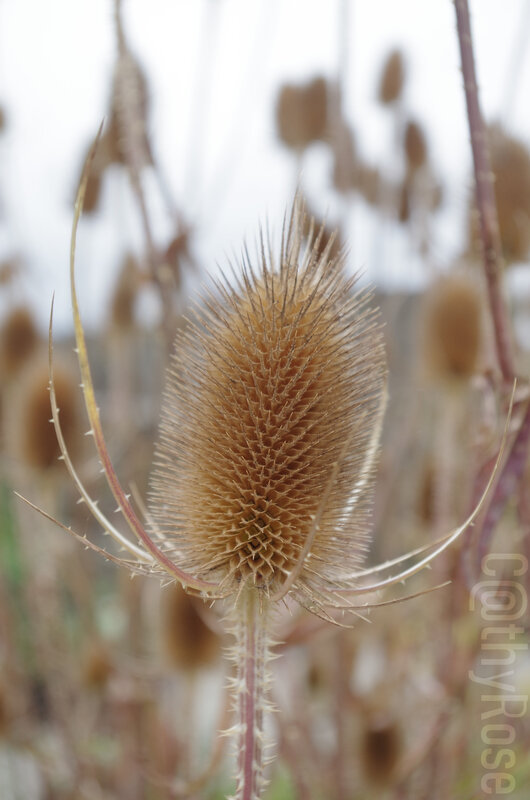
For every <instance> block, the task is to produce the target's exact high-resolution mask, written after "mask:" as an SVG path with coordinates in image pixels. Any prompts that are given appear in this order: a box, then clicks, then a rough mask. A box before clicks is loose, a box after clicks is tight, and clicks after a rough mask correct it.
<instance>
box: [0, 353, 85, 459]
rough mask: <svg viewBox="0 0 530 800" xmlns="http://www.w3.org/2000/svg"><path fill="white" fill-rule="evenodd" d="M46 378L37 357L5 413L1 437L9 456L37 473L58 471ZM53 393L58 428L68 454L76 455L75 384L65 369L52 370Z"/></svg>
mask: <svg viewBox="0 0 530 800" xmlns="http://www.w3.org/2000/svg"><path fill="white" fill-rule="evenodd" d="M48 384H49V374H48V368H47V365H46V363H45V362H44V363H43V362H42V360H41V359H40V358H39V357H38V356H37V357H36V358H35V360H34V361H32V362H31V363H30V364H28V365H27V367H26V369H25V370H24V374H23V375H22V376H21V378H20V383H19V385H17V387H16V391H17V396H16V398H13V402H12V403H11V404H10V406H11V408H10V409H9V413H7V411H8V410H6V414H7V419H6V423H5V424H6V430H5V437H6V440H7V441H8V447H9V449H10V451H11V452H12V453H13V455H14V456H15V457H16V458H17V459H18V460H19V461H20V463H22V464H24V465H25V466H27V467H29V468H31V469H35V470H37V471H39V472H48V471H50V470H56V469H57V468H58V467H59V468H60V469H62V468H61V467H60V464H59V460H58V459H59V456H60V454H61V451H60V448H59V444H58V442H57V436H56V434H55V429H54V427H53V425H52V424H51V409H50V392H49V388H48ZM55 392H56V395H57V402H58V405H59V409H60V415H61V425H62V429H63V433H64V437H65V440H66V442H67V444H68V449H69V451H70V452H71V453H72V454H73V455H74V457H75V455H76V454H79V451H80V446H81V442H82V440H83V429H82V421H81V420H82V418H81V414H80V408H79V397H78V383H77V381H76V380H75V378H74V376H73V375H72V374H71V373H70V371H69V370H68V369H67V367H66V366H65V365H61V364H60V363H57V364H56V366H55Z"/></svg>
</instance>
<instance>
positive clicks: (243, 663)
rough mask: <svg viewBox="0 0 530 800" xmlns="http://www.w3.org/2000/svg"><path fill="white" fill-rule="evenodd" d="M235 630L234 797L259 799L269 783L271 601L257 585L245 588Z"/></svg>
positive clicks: (238, 798) (236, 799)
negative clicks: (263, 598)
mask: <svg viewBox="0 0 530 800" xmlns="http://www.w3.org/2000/svg"><path fill="white" fill-rule="evenodd" d="M233 633H234V635H235V637H236V643H235V646H234V649H233V658H234V661H235V662H236V664H237V677H236V680H235V682H234V687H235V698H234V699H235V710H236V714H237V720H236V725H235V728H234V730H235V732H236V733H237V740H236V747H237V750H236V753H237V759H238V774H237V785H236V794H235V797H234V798H233V800H259V798H260V797H261V794H262V790H263V789H264V787H265V785H266V781H265V779H264V775H263V772H264V767H265V760H264V717H265V712H266V711H267V710H269V709H270V703H269V701H268V700H267V694H268V688H269V685H270V678H269V674H268V662H269V659H270V653H269V634H268V609H267V604H266V601H265V602H263V603H261V602H260V598H258V592H257V591H256V590H255V589H254V588H252V589H250V588H249V589H245V590H243V592H242V593H241V596H240V598H239V600H238V601H237V605H236V608H235V624H234V627H233Z"/></svg>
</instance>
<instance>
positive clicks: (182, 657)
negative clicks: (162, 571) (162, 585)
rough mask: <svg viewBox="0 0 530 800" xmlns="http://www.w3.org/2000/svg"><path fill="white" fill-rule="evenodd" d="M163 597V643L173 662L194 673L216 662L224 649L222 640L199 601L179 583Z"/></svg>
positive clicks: (174, 664)
mask: <svg viewBox="0 0 530 800" xmlns="http://www.w3.org/2000/svg"><path fill="white" fill-rule="evenodd" d="M162 600H163V615H162V626H163V627H162V630H163V638H164V646H165V651H166V654H167V656H168V658H169V661H170V663H171V665H172V666H173V667H175V668H176V669H179V670H184V671H189V672H193V671H195V670H197V669H200V668H201V667H208V666H210V665H211V664H213V663H215V661H216V660H217V659H218V658H219V656H220V652H221V648H220V640H219V637H218V635H217V634H216V633H214V631H212V630H211V628H209V627H208V625H207V624H206V622H205V621H204V619H203V617H202V616H201V614H200V613H199V611H198V609H197V603H199V602H200V601H199V600H196V599H194V598H192V597H190V596H189V595H188V594H186V592H185V591H184V590H183V589H182V588H181V587H180V586H178V585H176V586H172V587H171V588H168V589H166V591H165V592H164V595H163V598H162Z"/></svg>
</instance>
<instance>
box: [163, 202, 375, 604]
mask: <svg viewBox="0 0 530 800" xmlns="http://www.w3.org/2000/svg"><path fill="white" fill-rule="evenodd" d="M301 213H302V212H301V211H300V209H298V208H297V207H296V206H295V210H294V211H293V215H292V218H291V221H290V225H289V230H288V232H287V235H286V237H285V240H284V242H283V243H282V248H281V255H280V260H279V264H276V263H275V259H274V256H273V254H272V252H271V248H270V247H269V248H268V254H267V253H266V251H265V247H264V246H263V242H262V247H261V252H260V254H259V259H258V261H259V266H258V268H257V269H256V268H254V266H253V265H252V264H251V260H250V258H249V256H248V254H247V255H246V256H245V259H244V262H243V263H242V264H241V265H240V266H241V269H240V270H238V271H237V273H236V270H233V278H232V280H231V282H229V281H228V280H227V279H226V278H223V279H222V280H221V281H220V282H219V283H217V284H216V288H215V290H214V291H212V292H211V293H210V294H209V296H208V297H207V298H206V299H205V302H204V305H203V306H201V307H200V308H199V309H197V311H196V313H195V315H194V318H193V320H192V321H191V323H190V326H189V328H188V330H187V331H186V332H185V333H183V334H182V335H181V336H180V337H179V338H178V340H177V346H176V352H175V355H174V358H173V363H172V368H171V369H170V371H169V377H168V385H167V389H166V393H165V404H164V407H163V411H162V422H161V433H160V441H159V445H158V451H157V458H156V469H155V472H154V475H153V479H152V491H151V497H150V512H151V518H152V520H153V526H154V531H155V534H158V536H159V538H161V539H162V541H163V542H164V544H163V545H162V547H163V548H164V549H166V550H167V549H168V548H169V549H170V552H172V551H173V550H174V554H175V555H178V558H179V563H180V565H181V567H182V568H183V569H185V570H186V571H188V572H189V573H192V574H194V575H197V576H200V577H201V578H205V579H207V580H209V581H214V582H216V583H218V584H219V585H220V587H221V589H222V590H223V591H225V592H226V593H227V594H228V593H231V592H232V591H237V589H238V588H241V585H242V584H249V585H254V586H256V587H258V588H262V589H264V590H266V591H267V593H271V592H275V591H278V590H279V589H281V585H282V582H283V581H284V580H285V579H286V576H287V575H288V574H290V573H291V571H292V570H293V568H294V566H295V564H296V563H297V560H299V558H300V556H301V551H302V548H303V547H304V543H305V542H306V540H307V537H308V536H309V535H310V533H311V528H312V525H313V522H314V520H315V515H317V513H318V515H319V520H318V521H319V525H318V529H317V531H316V535H315V538H314V541H313V544H312V547H311V553H310V554H309V556H308V557H307V558H306V559H305V560H304V562H303V568H302V570H301V571H300V574H299V576H298V579H297V581H296V582H295V583H294V586H293V594H294V595H295V596H296V597H297V599H298V600H299V601H300V602H302V603H303V604H304V605H306V604H311V601H312V600H315V599H316V598H317V596H318V594H319V591H322V589H324V591H325V588H326V587H330V586H334V587H335V586H337V585H339V586H340V584H341V581H346V580H347V578H348V575H349V574H350V573H351V572H352V570H354V569H355V568H358V566H359V560H360V557H361V553H362V544H363V538H364V535H365V531H366V530H367V511H368V509H369V502H370V499H371V483H372V480H371V479H372V471H373V463H374V458H373V452H372V451H373V450H374V449H376V445H374V441H373V431H374V424H375V421H376V415H377V412H378V410H379V408H380V405H381V399H382V392H383V384H384V376H385V357H384V351H383V343H382V337H381V332H380V327H379V325H378V323H377V318H376V315H375V313H374V311H373V310H372V309H371V308H370V307H369V300H370V294H369V293H368V292H366V291H365V290H362V289H357V288H356V287H355V283H356V279H355V278H348V277H346V276H345V272H344V263H343V259H342V257H339V258H335V259H331V258H330V249H331V246H332V242H330V243H329V244H328V246H327V247H326V248H325V249H324V250H323V251H322V248H321V247H320V246H319V236H318V235H317V236H316V237H315V236H311V237H310V242H309V245H308V247H307V249H306V250H305V252H304V254H303V255H302V254H301V252H300V251H301V232H302V229H303V220H302V219H301V218H300V216H301ZM336 464H338V465H339V466H338V468H337V467H335V466H334V465H336ZM334 470H335V472H336V475H335V478H334V479H332V480H330V476H331V475H332V473H333V471H334ZM322 498H325V505H323V506H321V507H320V510H319V504H320V503H321V502H322ZM353 512H354V513H353Z"/></svg>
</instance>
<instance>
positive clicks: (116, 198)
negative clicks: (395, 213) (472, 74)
mask: <svg viewBox="0 0 530 800" xmlns="http://www.w3.org/2000/svg"><path fill="white" fill-rule="evenodd" d="M528 5H529V3H528V0H474V1H473V0H471V10H472V13H473V30H474V36H475V45H476V54H477V64H478V75H479V81H480V86H481V98H482V101H483V106H484V109H485V112H486V115H487V117H488V118H490V119H492V118H499V117H500V118H502V119H503V120H504V121H505V123H506V124H507V125H508V126H509V128H510V130H511V131H513V132H515V133H516V134H517V135H519V136H520V137H521V138H523V139H524V140H525V141H526V142H527V143H530V105H529V104H528V102H527V98H528V97H530V56H529V54H528V53H525V52H524V50H522V49H521V41H522V39H523V38H526V39H527V38H528V33H529V32H530V14H529V12H528V11H527V8H528ZM342 6H343V0H336V2H332V0H303V2H301V0H171V2H169V1H168V0H149V2H148V0H123V11H124V20H125V27H126V31H127V34H128V37H129V39H130V43H131V46H132V48H133V50H134V52H135V53H136V54H137V55H138V58H139V59H140V61H141V63H142V65H143V67H144V69H145V72H146V76H147V80H148V84H149V89H150V95H151V108H152V111H151V116H150V128H151V134H152V142H153V146H154V148H155V151H156V155H157V158H158V160H159V161H160V164H161V167H162V169H163V172H164V176H165V180H166V181H167V184H168V186H169V187H170V190H171V193H172V194H173V196H174V198H175V200H176V202H177V203H178V204H179V206H180V207H181V208H182V209H183V210H184V212H185V213H186V215H187V216H188V218H189V219H190V220H191V221H194V222H196V224H197V226H198V232H199V233H198V236H197V241H196V249H197V253H198V255H199V257H200V259H201V263H202V264H203V265H204V266H205V268H206V269H208V270H209V269H210V268H211V269H215V262H216V261H219V262H221V263H222V262H223V260H224V259H225V254H226V253H228V254H231V253H233V252H237V251H238V250H239V249H240V246H241V243H242V240H243V238H244V237H247V238H250V239H252V238H253V236H254V235H255V233H256V230H257V226H258V223H259V222H260V221H263V220H264V219H265V218H266V217H268V218H269V219H270V221H271V222H272V224H273V225H278V224H279V220H280V219H281V215H282V213H283V209H284V208H285V205H286V203H288V202H289V199H290V198H291V197H292V192H293V188H294V185H295V181H296V172H295V164H294V163H293V159H292V157H291V155H290V154H289V153H288V152H287V151H286V150H285V149H284V148H282V147H281V146H280V145H279V144H278V143H277V141H276V139H275V130H274V102H275V97H276V93H277V91H278V87H279V85H280V84H281V82H282V81H286V80H289V81H301V80H305V79H307V78H309V77H311V76H313V75H316V74H324V75H326V76H328V77H330V78H333V77H335V76H336V73H337V63H338V52H339V50H340V48H339V45H340V36H341V31H342V30H343V26H342V25H341V23H340V19H341V17H340V9H341V7H342ZM348 11H349V14H348V18H349V21H348V27H347V30H346V34H344V38H343V40H342V43H343V44H344V43H345V42H346V43H347V45H348V75H347V81H346V89H347V93H346V94H347V101H346V107H347V113H348V116H349V119H350V121H351V123H352V124H353V126H354V127H355V129H356V135H357V139H358V141H359V146H360V150H361V152H362V153H363V156H364V157H365V158H367V159H369V160H370V161H372V162H373V163H374V164H376V163H377V164H380V165H381V164H383V165H384V164H385V163H387V164H388V157H389V140H390V128H389V125H388V119H387V118H386V116H385V112H384V111H383V110H382V109H381V108H380V107H379V106H378V105H377V103H376V102H375V101H374V95H375V85H376V80H377V75H378V73H379V71H380V66H381V62H382V60H383V58H384V55H385V53H386V52H387V51H388V49H389V48H390V47H394V46H399V47H401V48H403V50H404V51H405V53H406V56H407V61H408V67H409V70H408V71H409V78H408V82H407V97H406V102H407V105H408V107H409V108H410V111H411V113H413V114H414V115H415V116H416V117H417V118H418V119H420V120H421V121H422V122H423V123H424V125H425V127H426V128H427V131H428V134H429V142H430V147H431V150H432V152H433V156H434V161H435V166H436V169H437V170H438V171H439V173H440V175H441V176H442V178H443V183H444V186H445V192H446V194H445V196H446V208H445V211H444V212H443V214H442V215H441V218H440V223H439V226H438V228H437V231H436V238H435V243H434V249H435V255H436V258H437V260H438V261H439V262H440V263H444V262H447V263H449V261H450V260H451V258H452V257H453V256H454V255H455V253H457V252H458V248H459V247H460V245H461V237H460V233H461V220H462V215H461V211H462V208H463V207H464V206H465V203H466V198H467V196H468V192H469V187H470V173H469V164H470V157H469V147H468V134H467V128H466V120H465V107H464V101H463V95H462V88H461V76H460V72H459V59H458V51H457V42H456V31H455V23H454V8H453V3H452V2H451V0H428V2H426V0H399V2H395V0H350V2H349V5H348ZM523 26H525V27H523ZM525 34H526V36H525ZM205 54H209V60H208V59H206V60H205ZM113 62H114V29H113V19H112V2H111V0H46V2H43V1H42V0H0V103H1V104H2V105H3V107H4V108H5V110H6V115H7V118H8V128H7V130H6V132H5V133H4V135H3V137H2V138H1V139H0V198H1V209H2V212H1V213H2V217H1V219H0V258H4V257H6V256H7V255H9V254H13V253H16V254H19V255H20V256H21V257H22V258H23V259H24V261H25V263H26V264H27V268H28V272H27V277H26V278H25V280H24V281H22V282H21V284H20V286H19V288H18V290H17V291H18V292H19V295H26V296H29V297H30V298H31V302H32V303H33V304H34V305H35V307H36V308H38V311H39V315H40V318H41V320H43V321H44V320H45V319H46V317H47V314H48V308H49V300H50V297H51V294H52V291H53V290H55V291H56V292H57V322H58V325H59V327H61V328H63V329H65V328H67V327H68V326H69V324H70V323H69V320H70V311H69V305H68V286H67V280H68V279H67V260H68V246H69V235H70V225H71V217H72V198H73V193H74V187H75V183H76V180H77V177H78V172H79V166H80V162H81V159H82V157H83V154H84V152H85V150H86V147H87V144H88V142H89V140H90V139H91V137H92V136H93V135H94V133H95V131H96V130H97V128H98V126H99V123H100V121H101V119H102V117H103V116H104V114H105V112H106V107H107V100H108V92H109V83H110V78H111V75H112V69H113ZM516 62H517V63H518V69H517V71H516V72H514V69H515V67H514V64H515V63H516ZM205 63H206V66H205ZM208 64H210V66H211V69H212V78H211V80H208V77H207V75H208ZM201 65H202V66H201ZM204 86H209V94H208V96H206V95H205V93H204V90H203V88H201V87H204ZM198 145H200V147H198ZM197 149H200V151H201V152H202V153H203V158H202V159H194V158H193V153H194V152H197ZM328 169H329V157H328V154H327V152H326V150H325V148H324V147H318V146H317V147H315V148H314V149H313V152H312V154H311V158H310V160H309V161H308V165H307V166H306V171H305V173H304V181H305V183H306V185H307V188H308V191H309V193H310V195H311V197H312V198H313V201H314V203H315V205H316V206H318V208H319V210H322V211H324V210H326V209H329V213H330V215H331V216H333V213H334V211H335V208H334V202H335V201H334V196H333V193H332V192H331V191H330V190H329V179H328V178H327V177H326V176H327V172H328ZM152 211H153V217H154V219H155V227H156V228H157V232H158V235H159V236H160V239H161V241H162V240H163V238H164V236H165V235H166V233H167V228H166V227H165V225H166V222H165V221H164V218H163V215H162V214H160V213H159V212H158V210H157V207H156V204H155V203H154V204H153V209H152ZM378 224H379V222H378V221H377V220H376V219H375V218H373V217H372V216H371V215H370V214H369V213H367V211H366V210H365V209H364V208H363V207H362V205H361V204H357V205H356V206H355V207H354V208H353V209H352V210H351V214H350V219H349V227H348V234H349V236H350V241H349V245H350V248H351V251H352V256H351V258H352V259H353V262H354V265H355V266H356V267H361V268H363V269H364V270H365V271H366V273H367V274H368V276H371V277H373V278H380V277H381V274H383V275H384V279H385V280H386V281H387V282H392V284H393V285H395V284H396V283H406V284H417V283H418V282H420V283H421V280H422V266H421V264H420V263H419V262H418V261H417V260H414V258H409V255H410V254H409V253H408V250H407V248H408V245H407V244H406V243H403V242H402V241H399V240H395V239H393V240H392V246H391V247H389V248H387V251H386V252H384V253H383V254H381V253H379V255H378V258H379V259H380V258H381V257H382V258H383V261H384V268H383V270H381V265H380V264H374V258H375V257H374V238H376V237H377V227H376V226H377V225H378ZM140 245H141V235H140V231H139V225H138V221H137V219H136V216H135V213H134V208H133V207H132V204H131V202H130V198H129V190H128V186H127V181H126V179H125V178H124V179H120V178H119V176H118V177H117V178H116V179H115V180H114V181H111V182H110V183H109V185H108V186H106V191H105V195H104V203H103V206H102V211H101V214H100V215H99V216H98V217H97V218H95V219H93V220H92V219H91V220H87V221H85V222H83V227H82V231H81V236H80V241H79V282H80V288H81V290H82V300H83V309H84V314H85V317H86V318H87V319H88V321H89V323H90V324H93V323H95V322H97V321H98V320H99V319H101V315H102V314H103V313H104V307H105V298H106V297H107V295H108V287H109V285H110V283H111V282H112V280H113V276H114V275H115V272H116V269H117V266H118V263H119V254H120V253H121V252H122V251H123V250H124V249H125V248H127V247H132V248H133V249H134V248H136V249H137V248H138V247H139V246H140ZM0 302H2V299H1V298H0ZM3 302H4V303H5V293H4V298H3Z"/></svg>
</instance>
